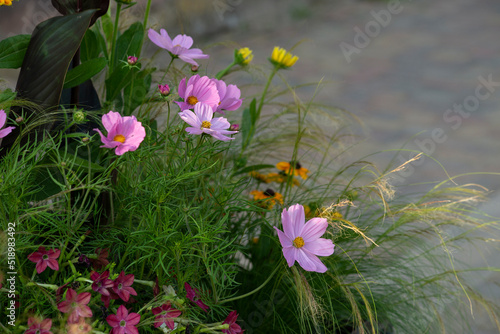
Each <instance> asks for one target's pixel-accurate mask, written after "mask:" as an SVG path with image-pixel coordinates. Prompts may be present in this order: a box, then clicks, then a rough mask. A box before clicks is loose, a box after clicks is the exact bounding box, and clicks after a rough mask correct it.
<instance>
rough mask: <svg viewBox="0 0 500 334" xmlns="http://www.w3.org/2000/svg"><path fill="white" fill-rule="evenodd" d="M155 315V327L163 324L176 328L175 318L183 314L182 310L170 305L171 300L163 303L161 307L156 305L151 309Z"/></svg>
mask: <svg viewBox="0 0 500 334" xmlns="http://www.w3.org/2000/svg"><path fill="white" fill-rule="evenodd" d="M151 312H153V314H154V315H156V317H155V327H156V328H158V327H161V326H162V325H163V324H165V326H167V327H168V328H170V329H174V327H175V323H174V318H177V317H178V316H180V315H181V313H182V312H181V311H179V310H177V309H175V308H173V307H172V306H171V305H170V302H168V303H166V304H163V305H162V306H160V307H155V308H154V309H152V310H151Z"/></svg>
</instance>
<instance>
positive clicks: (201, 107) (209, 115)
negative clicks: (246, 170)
mask: <svg viewBox="0 0 500 334" xmlns="http://www.w3.org/2000/svg"><path fill="white" fill-rule="evenodd" d="M179 116H180V117H181V118H182V120H183V121H184V122H186V123H188V124H189V125H191V126H190V127H187V128H186V131H187V132H188V133H190V134H193V135H201V134H203V133H206V134H209V135H211V136H212V137H214V138H215V139H218V140H222V141H229V140H233V139H234V138H231V137H227V136H226V135H232V134H235V133H238V131H230V130H227V129H229V128H230V126H231V124H229V122H228V121H227V119H225V118H224V117H217V118H213V116H214V111H213V110H212V108H211V107H210V106H209V105H207V104H204V103H198V104H197V105H195V106H194V112H192V111H191V110H184V111H182V112H180V113H179Z"/></svg>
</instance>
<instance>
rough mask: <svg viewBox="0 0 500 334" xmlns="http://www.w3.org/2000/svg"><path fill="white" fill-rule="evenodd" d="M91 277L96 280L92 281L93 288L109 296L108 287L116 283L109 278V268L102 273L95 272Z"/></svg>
mask: <svg viewBox="0 0 500 334" xmlns="http://www.w3.org/2000/svg"><path fill="white" fill-rule="evenodd" d="M90 279H91V280H93V281H94V282H93V283H92V290H94V291H96V292H99V293H100V294H101V295H103V296H109V290H108V289H109V288H112V287H113V286H114V285H115V283H114V282H113V281H112V280H110V279H109V270H106V271H104V272H102V273H101V274H99V273H97V272H93V273H92V275H90Z"/></svg>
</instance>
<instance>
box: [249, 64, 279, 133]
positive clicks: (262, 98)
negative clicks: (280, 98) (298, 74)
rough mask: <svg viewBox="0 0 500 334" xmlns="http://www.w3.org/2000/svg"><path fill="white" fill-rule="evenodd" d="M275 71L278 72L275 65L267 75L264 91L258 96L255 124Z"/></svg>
mask: <svg viewBox="0 0 500 334" xmlns="http://www.w3.org/2000/svg"><path fill="white" fill-rule="evenodd" d="M276 72H278V68H277V67H275V68H274V69H273V71H272V72H271V75H269V78H268V79H267V82H266V86H265V87H264V91H263V92H262V96H261V97H260V102H259V106H258V107H257V117H256V118H255V124H257V121H258V120H259V117H260V112H261V111H262V107H263V106H264V99H265V98H266V95H267V90H268V89H269V85H270V84H271V81H272V80H273V77H274V75H275V74H276Z"/></svg>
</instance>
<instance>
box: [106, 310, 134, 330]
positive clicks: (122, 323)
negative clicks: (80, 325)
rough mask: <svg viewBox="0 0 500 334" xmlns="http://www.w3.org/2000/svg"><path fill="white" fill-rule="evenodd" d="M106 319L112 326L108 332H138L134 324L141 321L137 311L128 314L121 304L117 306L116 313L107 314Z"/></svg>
mask: <svg viewBox="0 0 500 334" xmlns="http://www.w3.org/2000/svg"><path fill="white" fill-rule="evenodd" d="M106 321H107V322H108V324H109V325H110V326H111V327H113V329H112V330H111V333H110V334H139V331H138V330H137V328H136V327H135V325H137V324H138V323H139V321H141V316H140V315H139V314H137V313H130V314H129V313H128V310H127V309H126V308H125V306H123V305H121V306H120V307H119V308H118V310H117V311H116V315H114V314H110V315H108V317H107V318H106Z"/></svg>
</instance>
